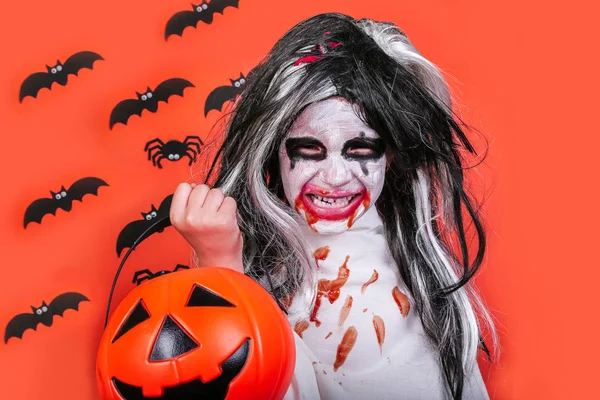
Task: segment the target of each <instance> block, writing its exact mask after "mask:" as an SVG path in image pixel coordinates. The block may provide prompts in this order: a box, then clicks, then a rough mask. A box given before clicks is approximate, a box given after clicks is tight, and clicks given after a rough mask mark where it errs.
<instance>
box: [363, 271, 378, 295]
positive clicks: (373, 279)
mask: <svg viewBox="0 0 600 400" xmlns="http://www.w3.org/2000/svg"><path fill="white" fill-rule="evenodd" d="M377 279H379V273H378V272H377V270H376V269H374V270H373V275H371V277H370V278H369V280H368V281H366V282H365V284H364V285H362V288H360V294H365V290H367V287H368V286H369V285H370V284H371V283H373V282H375V281H376V280H377Z"/></svg>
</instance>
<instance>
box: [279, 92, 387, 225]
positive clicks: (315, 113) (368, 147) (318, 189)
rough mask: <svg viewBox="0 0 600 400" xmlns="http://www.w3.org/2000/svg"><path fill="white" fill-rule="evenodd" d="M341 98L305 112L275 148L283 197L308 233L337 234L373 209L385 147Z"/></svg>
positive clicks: (382, 166) (309, 108) (380, 186)
mask: <svg viewBox="0 0 600 400" xmlns="http://www.w3.org/2000/svg"><path fill="white" fill-rule="evenodd" d="M354 110H355V109H354V106H353V105H352V104H351V103H349V102H348V101H346V100H345V99H343V98H339V97H333V98H330V99H327V100H324V101H320V102H317V103H313V104H311V105H310V106H308V107H307V108H306V109H305V110H304V112H303V113H302V114H301V115H300V116H299V117H298V119H297V120H296V122H295V123H294V125H293V126H292V128H291V130H290V132H288V134H287V136H286V137H285V139H284V140H283V142H282V144H281V147H280V148H279V164H280V169H281V179H282V181H283V187H284V191H285V195H286V197H287V199H288V201H289V203H290V205H292V207H294V208H295V210H296V211H297V212H298V213H299V214H300V215H303V216H304V217H305V218H306V220H307V222H308V223H309V225H310V226H311V228H312V229H314V230H315V231H317V232H320V233H340V232H343V231H345V230H347V229H349V228H350V227H351V226H352V224H353V223H354V221H356V219H358V218H360V216H361V215H363V214H364V213H365V212H366V210H367V209H368V208H369V207H370V206H372V205H373V204H375V201H376V200H377V198H378V197H379V195H380V194H381V190H382V188H383V181H384V176H385V169H386V157H385V146H384V143H383V140H382V139H381V138H380V137H379V135H378V134H377V132H375V131H374V130H372V129H371V128H369V127H368V126H366V125H365V124H364V123H363V122H362V121H361V120H360V118H358V116H357V115H356V113H355V111H354Z"/></svg>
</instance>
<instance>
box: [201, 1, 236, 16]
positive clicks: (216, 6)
mask: <svg viewBox="0 0 600 400" xmlns="http://www.w3.org/2000/svg"><path fill="white" fill-rule="evenodd" d="M239 3H240V0H212V1H211V2H210V3H209V7H210V10H211V11H212V12H213V13H217V12H218V13H219V14H223V10H225V9H226V8H227V7H235V8H238V5H239Z"/></svg>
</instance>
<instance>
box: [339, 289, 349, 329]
mask: <svg viewBox="0 0 600 400" xmlns="http://www.w3.org/2000/svg"><path fill="white" fill-rule="evenodd" d="M351 308H352V296H350V295H348V297H346V301H344V305H343V306H342V309H341V310H340V321H339V323H338V325H339V326H340V328H341V327H342V326H343V325H344V322H346V318H348V315H349V314H350V309H351Z"/></svg>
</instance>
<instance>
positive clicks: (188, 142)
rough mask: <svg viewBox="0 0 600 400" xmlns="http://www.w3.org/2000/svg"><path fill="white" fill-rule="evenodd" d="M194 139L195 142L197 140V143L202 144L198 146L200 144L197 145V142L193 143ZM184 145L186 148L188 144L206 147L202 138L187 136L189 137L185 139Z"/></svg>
mask: <svg viewBox="0 0 600 400" xmlns="http://www.w3.org/2000/svg"><path fill="white" fill-rule="evenodd" d="M192 139H195V140H197V141H198V142H200V143H199V144H198V143H196V142H192V141H191V140H192ZM183 144H185V145H186V146H187V145H188V144H195V145H196V146H198V147H200V145H204V142H203V141H202V139H200V136H187V137H186V138H185V139H184V141H183Z"/></svg>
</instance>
